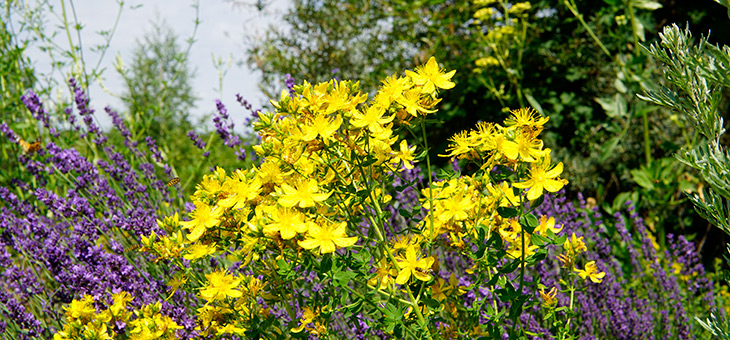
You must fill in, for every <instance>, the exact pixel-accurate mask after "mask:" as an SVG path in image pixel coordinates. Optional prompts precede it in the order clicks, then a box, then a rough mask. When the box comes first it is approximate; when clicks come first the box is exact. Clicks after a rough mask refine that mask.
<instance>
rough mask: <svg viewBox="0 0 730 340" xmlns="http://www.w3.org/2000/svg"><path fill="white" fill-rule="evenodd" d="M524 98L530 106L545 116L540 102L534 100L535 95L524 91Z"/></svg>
mask: <svg viewBox="0 0 730 340" xmlns="http://www.w3.org/2000/svg"><path fill="white" fill-rule="evenodd" d="M524 95H525V98H526V99H527V102H528V103H530V106H532V108H533V109H535V111H537V112H538V113H539V114H540V115H541V116H543V117H544V116H545V111H543V109H542V106H540V103H538V102H537V100H535V97H533V96H532V94H530V92H529V91H525V92H524Z"/></svg>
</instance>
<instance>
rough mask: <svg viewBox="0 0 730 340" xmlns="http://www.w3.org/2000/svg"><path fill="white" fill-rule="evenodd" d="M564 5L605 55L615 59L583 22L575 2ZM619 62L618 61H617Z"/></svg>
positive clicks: (566, 2) (566, 1)
mask: <svg viewBox="0 0 730 340" xmlns="http://www.w3.org/2000/svg"><path fill="white" fill-rule="evenodd" d="M563 4H565V7H568V9H569V10H570V12H571V13H573V15H574V16H575V17H576V19H578V21H580V24H581V25H582V26H583V28H585V30H586V31H587V32H588V35H590V36H591V38H593V41H595V42H596V44H598V46H599V47H600V48H601V50H602V51H603V53H605V54H606V55H607V56H608V57H609V58H611V59H614V58H613V55H612V54H611V52H609V51H608V48H606V46H605V45H603V43H602V42H601V39H598V36H596V33H594V32H593V30H592V29H591V28H590V27H588V24H587V23H586V22H585V20H583V15H582V14H580V12H578V6H576V5H575V2H574V1H573V0H563ZM616 61H618V60H616Z"/></svg>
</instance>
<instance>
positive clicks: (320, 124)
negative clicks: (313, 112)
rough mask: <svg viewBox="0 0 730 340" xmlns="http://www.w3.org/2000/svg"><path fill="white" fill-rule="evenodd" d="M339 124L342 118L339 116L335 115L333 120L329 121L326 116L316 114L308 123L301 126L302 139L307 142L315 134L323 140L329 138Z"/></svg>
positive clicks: (312, 138) (314, 136)
mask: <svg viewBox="0 0 730 340" xmlns="http://www.w3.org/2000/svg"><path fill="white" fill-rule="evenodd" d="M340 125H342V118H340V117H339V116H337V117H335V119H334V120H333V121H329V120H328V119H327V117H326V116H324V115H317V116H316V117H314V119H312V121H311V122H310V124H308V125H304V126H302V132H303V133H304V135H303V136H302V140H304V141H305V142H309V141H311V140H314V139H315V138H317V136H321V137H322V139H323V140H325V141H326V140H330V139H332V135H333V134H334V133H335V132H336V131H337V129H339V128H340Z"/></svg>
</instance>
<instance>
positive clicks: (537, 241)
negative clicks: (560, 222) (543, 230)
mask: <svg viewBox="0 0 730 340" xmlns="http://www.w3.org/2000/svg"><path fill="white" fill-rule="evenodd" d="M530 242H532V244H534V245H536V246H542V245H544V244H545V238H544V237H542V236H540V235H538V234H531V235H530Z"/></svg>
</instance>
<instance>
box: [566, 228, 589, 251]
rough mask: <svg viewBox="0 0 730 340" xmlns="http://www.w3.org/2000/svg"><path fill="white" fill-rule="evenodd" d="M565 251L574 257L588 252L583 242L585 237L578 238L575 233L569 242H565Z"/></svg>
mask: <svg viewBox="0 0 730 340" xmlns="http://www.w3.org/2000/svg"><path fill="white" fill-rule="evenodd" d="M563 249H565V252H566V253H569V254H574V255H578V254H580V253H582V252H584V251H587V250H588V248H586V244H585V243H584V242H583V236H581V237H578V236H576V235H575V233H573V235H572V236H571V238H570V239H569V240H565V244H563Z"/></svg>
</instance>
